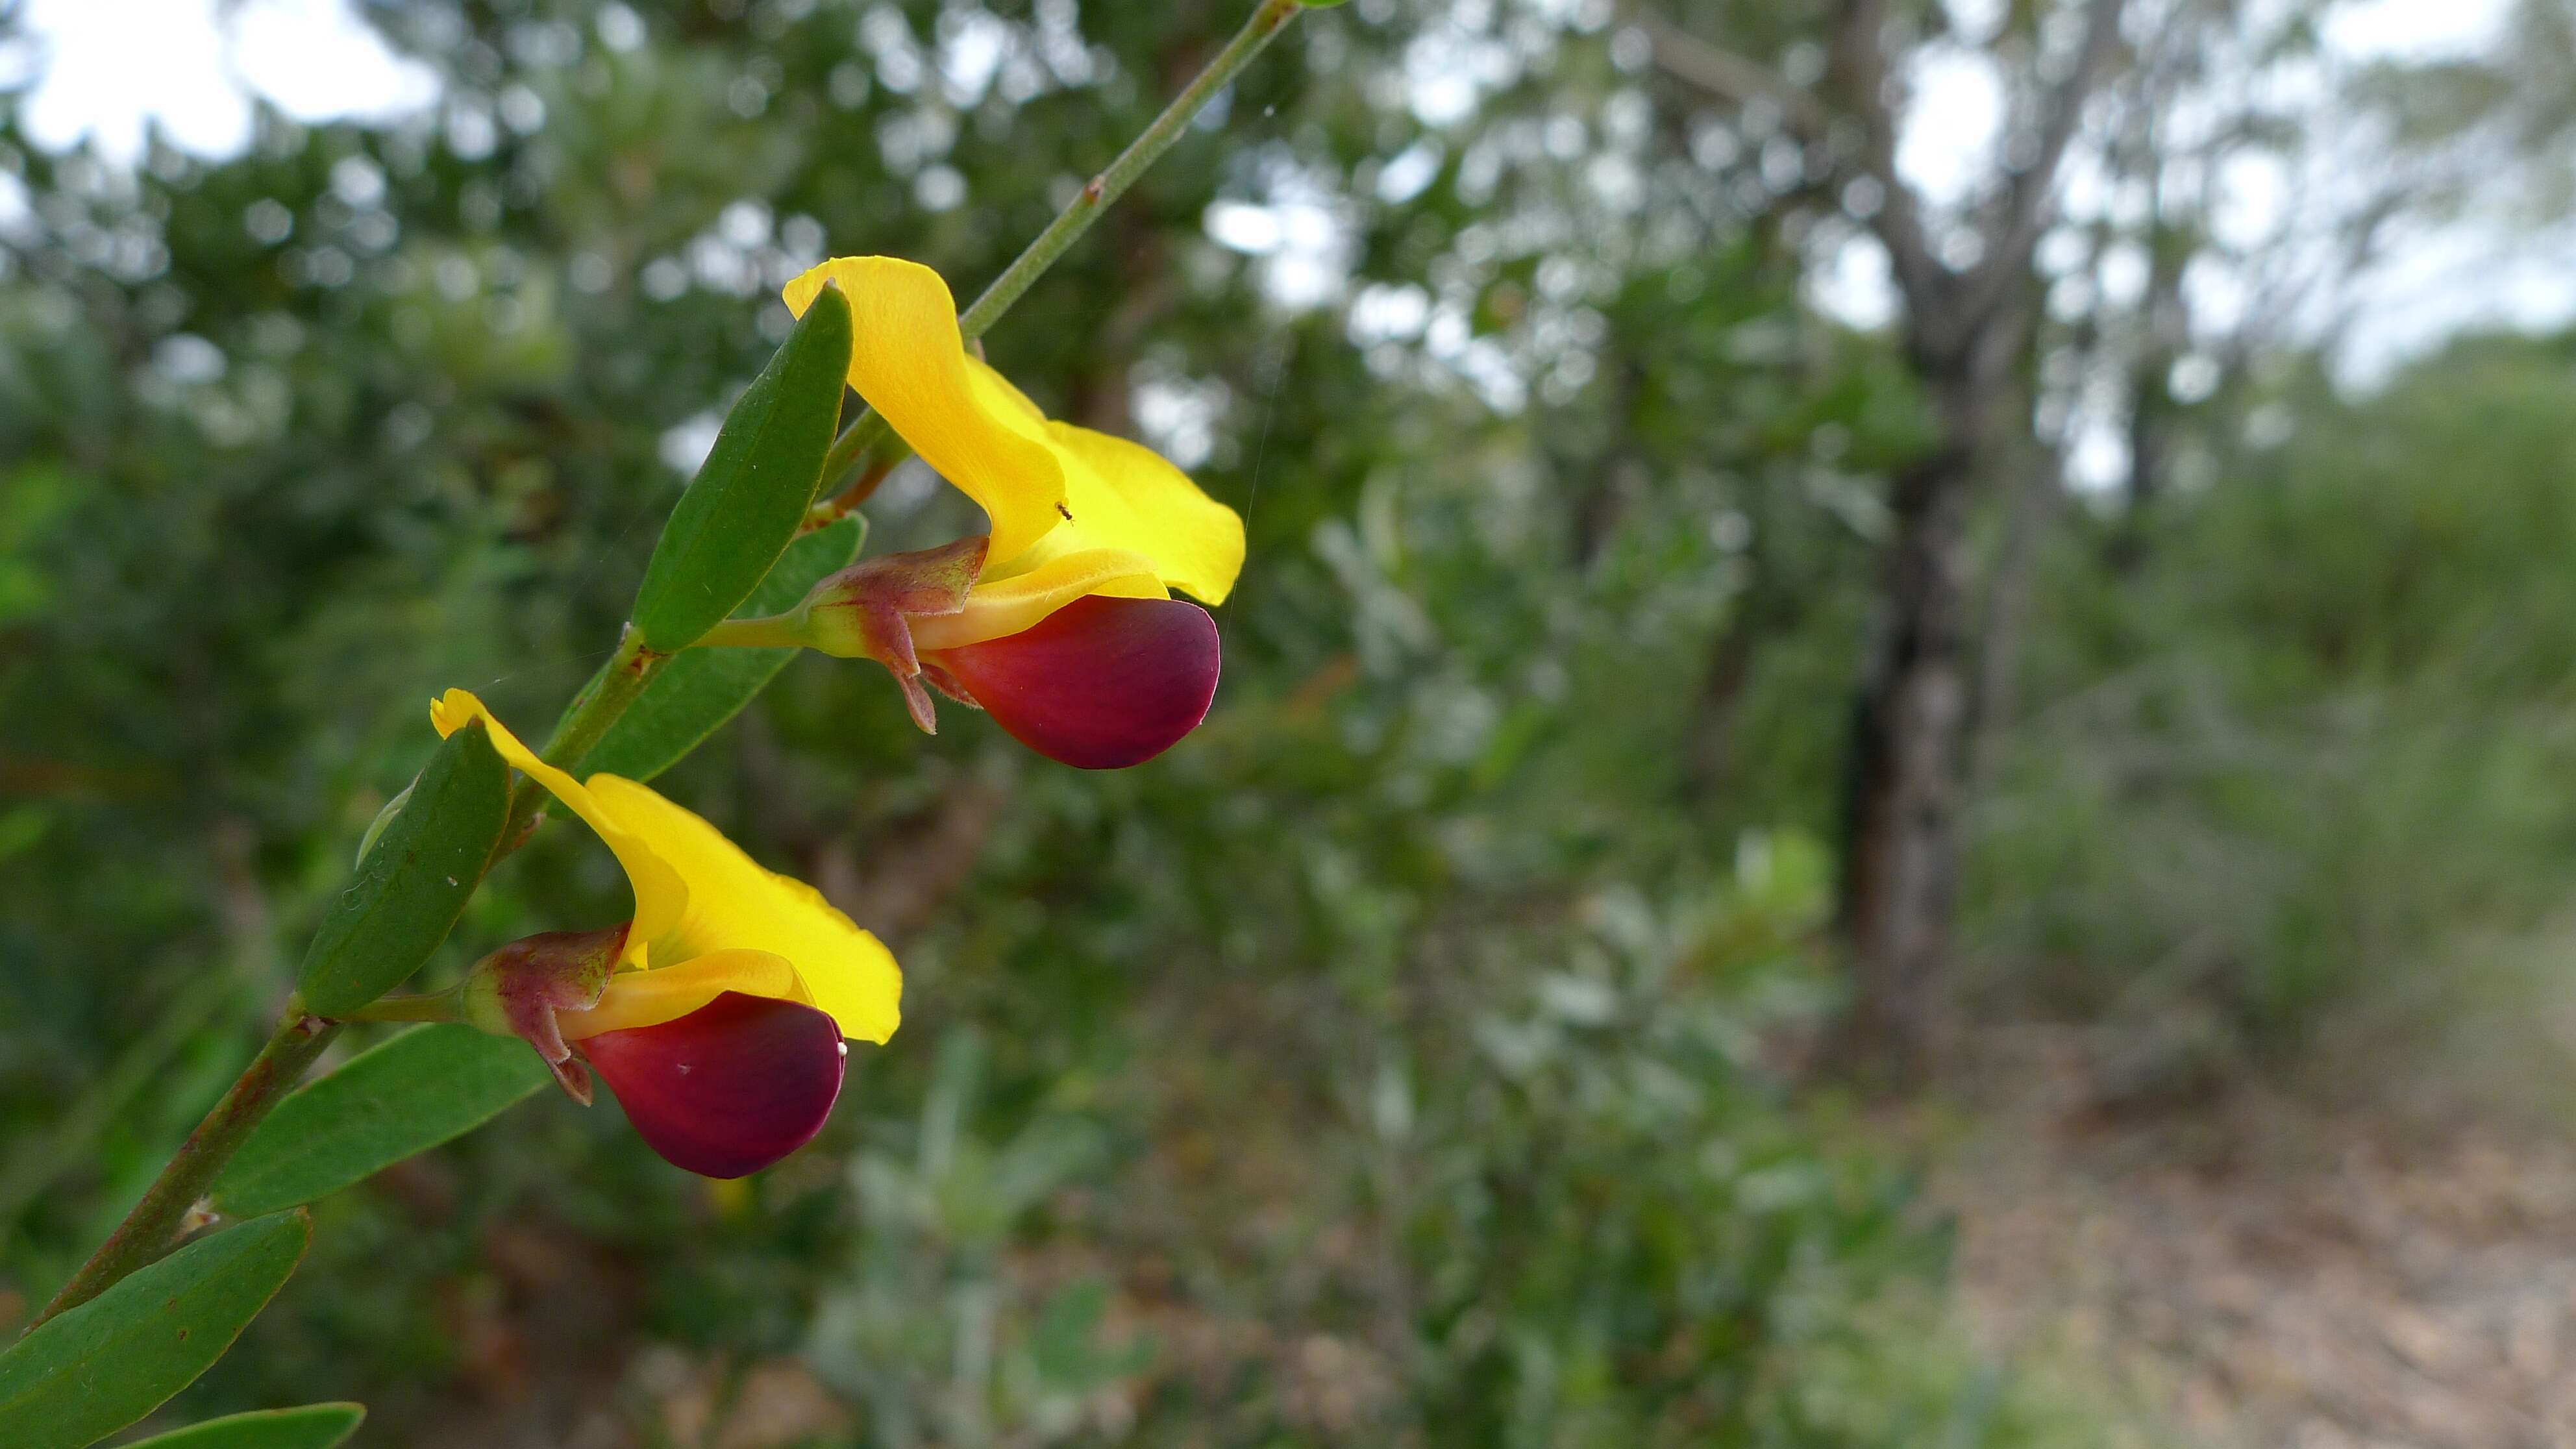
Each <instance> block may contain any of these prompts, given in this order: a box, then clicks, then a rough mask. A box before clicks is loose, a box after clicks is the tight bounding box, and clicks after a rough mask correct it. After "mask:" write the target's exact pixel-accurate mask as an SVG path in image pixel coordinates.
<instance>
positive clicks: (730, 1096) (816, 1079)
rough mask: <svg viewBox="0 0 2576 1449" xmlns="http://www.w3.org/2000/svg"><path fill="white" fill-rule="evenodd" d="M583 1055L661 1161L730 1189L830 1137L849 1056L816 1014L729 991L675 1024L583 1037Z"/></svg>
mask: <svg viewBox="0 0 2576 1449" xmlns="http://www.w3.org/2000/svg"><path fill="white" fill-rule="evenodd" d="M581 1053H582V1055H583V1056H584V1057H587V1058H588V1059H589V1061H590V1064H591V1065H592V1066H593V1067H596V1068H598V1070H599V1074H600V1076H601V1077H603V1078H605V1079H606V1080H607V1082H608V1086H609V1089H610V1090H611V1091H614V1092H615V1093H616V1094H617V1105H618V1106H620V1107H622V1108H624V1109H625V1111H626V1120H627V1121H628V1122H629V1123H631V1124H633V1126H634V1128H635V1132H636V1135H637V1136H640V1137H642V1138H643V1139H644V1143H645V1145H646V1146H648V1147H650V1148H652V1149H653V1150H654V1151H655V1152H658V1153H660V1154H661V1155H662V1158H663V1160H664V1161H667V1162H669V1163H670V1164H671V1165H672V1166H674V1167H679V1168H684V1169H686V1170H688V1171H690V1172H694V1173H697V1174H699V1175H700V1176H702V1177H715V1178H734V1177H743V1176H747V1175H748V1174H751V1173H754V1172H758V1171H759V1170H760V1169H762V1168H764V1167H767V1166H768V1165H770V1164H771V1163H773V1162H776V1161H777V1160H778V1159H780V1158H782V1157H785V1156H786V1155H787V1154H788V1153H790V1152H793V1151H795V1150H796V1149H797V1148H799V1147H802V1146H804V1145H805V1144H806V1143H807V1142H810V1141H812V1140H813V1137H814V1134H815V1133H817V1132H820V1131H821V1130H823V1123H824V1120H825V1119H826V1118H828V1117H830V1116H831V1114H832V1104H833V1102H835V1101H837V1100H838V1099H839V1098H840V1095H841V1081H842V1076H843V1072H844V1069H845V1067H846V1065H847V1061H846V1059H847V1057H848V1053H849V1048H848V1047H847V1046H844V1045H843V1044H842V1042H841V1032H840V1028H838V1027H836V1026H834V1025H833V1024H832V1018H830V1017H828V1016H826V1015H824V1014H823V1013H822V1012H820V1011H817V1010H815V1009H814V1008H813V1007H810V1006H807V1005H804V1004H803V1003H801V1002H794V1001H781V1000H779V999H777V998H775V997H767V996H748V995H745V994H743V993H742V992H739V991H728V992H725V993H724V994H723V995H721V996H718V997H717V998H716V999H715V1000H713V1001H711V1002H708V1003H707V1004H706V1005H704V1006H702V1007H699V1008H698V1009H697V1010H696V1011H693V1012H691V1013H689V1014H688V1015H687V1016H684V1017H681V1018H679V1019H678V1020H676V1021H666V1022H663V1023H661V1024H660V1025H658V1026H640V1027H631V1028H628V1029H625V1030H621V1031H604V1032H601V1033H599V1034H598V1035H596V1036H588V1037H584V1038H582V1042H581Z"/></svg>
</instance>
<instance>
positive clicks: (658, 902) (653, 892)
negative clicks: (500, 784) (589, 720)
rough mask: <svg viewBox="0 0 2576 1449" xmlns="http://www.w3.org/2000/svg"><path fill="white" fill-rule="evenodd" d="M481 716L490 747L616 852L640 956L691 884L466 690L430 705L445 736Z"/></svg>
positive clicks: (632, 946) (630, 943) (684, 909)
mask: <svg viewBox="0 0 2576 1449" xmlns="http://www.w3.org/2000/svg"><path fill="white" fill-rule="evenodd" d="M478 719H479V720H481V721H483V727H484V729H485V730H486V731H488V732H489V733H490V735H491V738H492V748H493V749H494V750H496V751H498V752H499V753H500V756H501V758H502V759H504V760H506V761H508V762H509V763H510V764H511V765H512V766H514V767H516V768H517V769H518V770H519V771H520V772H521V773H523V774H525V775H526V776H527V777H528V778H529V779H531V780H534V781H536V782H537V783H538V784H540V785H543V786H544V787H545V788H546V792H547V793H548V794H550V795H552V796H554V797H555V798H556V799H558V800H561V801H562V802H563V803H564V805H565V806H566V807H567V808H569V809H570V810H571V811H572V813H573V814H575V815H578V816H580V817H581V818H582V821H583V823H585V824H587V825H588V826H589V827H590V828H591V829H592V830H593V831H596V832H597V833H598V835H599V838H600V839H601V840H603V841H605V842H607V844H608V848H609V849H610V850H612V851H614V852H616V855H617V863H618V864H619V865H622V866H624V867H626V882H627V884H628V885H630V886H632V887H633V888H634V891H635V928H634V930H632V931H630V932H629V933H628V934H627V938H626V939H627V946H626V959H627V960H628V961H630V962H639V961H641V960H642V959H643V950H644V943H645V942H646V941H649V940H651V939H652V938H653V937H655V936H658V935H662V934H664V933H666V932H668V931H669V930H670V928H671V926H672V924H673V923H674V922H677V921H678V920H679V919H680V918H681V917H682V916H684V915H686V914H687V913H688V903H689V888H688V886H687V884H686V883H685V882H684V881H683V880H682V879H681V878H680V876H679V874H678V872H676V871H674V870H673V869H672V868H671V866H670V863H669V862H667V861H665V860H664V859H663V858H662V857H661V855H660V854H659V853H658V852H656V851H655V850H654V849H653V846H652V844H651V843H650V842H649V841H646V840H643V839H641V838H639V837H638V836H637V835H636V834H635V833H634V832H633V831H631V830H629V829H627V828H626V827H625V826H624V825H623V824H621V823H620V822H619V821H618V819H617V817H616V816H615V815H614V814H612V813H611V812H610V811H609V810H608V809H607V808H606V807H604V806H603V805H602V804H601V802H600V801H599V799H598V798H597V797H596V796H594V795H593V794H592V793H591V792H590V791H589V790H588V789H586V788H584V787H583V785H582V784H581V782H580V781H578V780H575V779H574V778H573V777H572V776H570V775H568V774H565V773H564V772H563V771H561V770H558V769H556V768H555V767H554V766H552V765H549V764H547V763H546V762H545V761H543V760H541V759H539V758H537V754H536V752H535V751H534V750H531V749H529V748H528V747H527V746H526V745H524V744H521V743H520V742H519V737H518V736H517V735H514V734H512V733H510V727H509V726H507V725H505V724H503V723H501V721H500V719H499V718H498V717H497V716H495V715H494V714H493V713H492V711H491V709H490V708H488V707H487V706H486V705H485V704H484V703H483V701H482V700H480V699H477V698H475V697H474V696H473V695H472V694H470V693H468V692H467V691H465V690H462V689H451V690H449V691H447V693H446V694H445V695H443V696H441V697H439V698H438V699H436V700H433V701H431V703H430V706H429V722H430V724H431V725H432V726H433V727H434V728H436V729H437V731H438V733H439V735H440V737H441V738H444V737H446V736H448V735H452V734H454V733H456V732H457V731H458V730H461V729H463V728H465V726H467V725H469V724H472V723H473V722H474V721H476V720H478Z"/></svg>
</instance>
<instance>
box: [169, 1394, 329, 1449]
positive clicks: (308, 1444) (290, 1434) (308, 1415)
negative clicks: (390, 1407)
mask: <svg viewBox="0 0 2576 1449" xmlns="http://www.w3.org/2000/svg"><path fill="white" fill-rule="evenodd" d="M366 1417H367V1407H366V1405H364V1404H306V1405H304V1406H303V1407H302V1408H298V1409H257V1410H254V1411H252V1412H250V1413H247V1414H227V1415H225V1416H224V1417H222V1418H220V1419H208V1420H207V1421H206V1422H204V1423H202V1424H190V1425H189V1426H188V1427H187V1428H185V1429H173V1430H171V1431H170V1432H169V1433H167V1434H155V1435H153V1436H152V1437H151V1438H149V1439H137V1440H135V1441H134V1442H133V1443H131V1444H128V1445H126V1446H125V1449H331V1446H333V1445H335V1444H337V1443H339V1442H340V1441H341V1440H343V1439H346V1438H348V1437H349V1436H350V1435H352V1434H355V1433H356V1432H358V1425H359V1424H360V1423H362V1422H364V1421H365V1419H366Z"/></svg>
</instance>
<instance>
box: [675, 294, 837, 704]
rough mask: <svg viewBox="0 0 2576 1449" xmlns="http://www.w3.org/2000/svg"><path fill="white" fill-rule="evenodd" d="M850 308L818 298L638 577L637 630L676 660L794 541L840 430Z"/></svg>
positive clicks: (756, 384) (750, 393) (723, 435)
mask: <svg viewBox="0 0 2576 1449" xmlns="http://www.w3.org/2000/svg"><path fill="white" fill-rule="evenodd" d="M849 370H850V304H849V301H848V299H846V298H844V297H843V296H842V295H841V291H840V289H839V288H838V287H825V288H824V289H823V290H822V291H821V292H820V293H819V294H817V295H816V297H815V298H814V305H812V306H811V307H808V308H806V309H805V315H804V317H803V318H801V319H800V320H799V321H798V322H797V324H796V330H795V332H793V333H792V334H790V335H789V336H788V339H787V341H786V344H785V345H783V346H781V347H780V348H779V349H778V352H777V354H776V355H775V356H773V357H771V358H770V359H769V365H768V366H767V367H764V368H762V369H761V370H760V376H758V377H756V378H753V379H752V382H751V386H750V387H749V388H747V389H745V390H744V392H743V395H742V398H741V400H740V401H738V402H736V403H735V404H734V405H733V411H732V412H731V413H728V414H727V415H726V416H725V421H724V428H723V430H722V431H721V432H719V433H717V434H716V443H715V447H713V448H712V449H710V450H709V451H708V453H707V460H706V462H705V463H704V464H702V465H700V467H699V468H698V476H697V477H696V478H694V479H692V480H690V483H689V491H687V492H686V493H683V494H681V495H680V501H679V503H678V505H677V506H675V507H674V508H672V510H671V517H670V519H669V521H668V522H666V523H664V524H663V525H662V537H661V540H660V541H659V542H657V543H655V544H654V545H653V561H652V562H651V563H648V564H646V565H645V566H644V585H643V587H642V588H640V589H638V590H637V591H636V594H635V627H636V629H637V630H638V631H640V632H641V633H642V634H643V636H644V643H645V646H646V647H647V648H651V649H655V650H659V651H660V652H662V653H664V654H672V653H677V652H678V651H680V650H682V649H685V648H687V647H688V646H689V645H690V644H692V643H695V642H696V641H697V638H698V636H699V635H701V634H704V633H705V632H707V631H708V630H709V629H712V628H714V627H715V626H716V623H717V622H718V621H719V620H721V619H723V618H724V617H725V616H726V615H728V614H730V613H732V612H733V611H734V609H735V608H736V607H737V606H739V605H740V604H741V603H742V601H743V600H744V599H745V598H748V597H749V596H750V594H751V591H752V590H753V589H754V588H755V587H757V586H758V585H759V583H760V581H761V579H762V578H763V577H764V576H765V575H767V574H768V573H769V571H770V565H772V564H774V563H776V562H777V561H778V557H779V554H780V553H781V552H782V551H783V550H785V549H786V547H787V545H788V543H789V542H790V541H791V540H793V539H794V538H795V537H796V529H797V527H798V525H800V524H802V523H803V522H804V521H805V511H806V509H807V508H808V507H810V506H812V504H813V502H814V490H815V488H816V487H817V486H819V485H820V484H821V482H822V480H823V459H824V456H825V455H826V454H828V453H829V452H831V450H832V436H833V434H834V432H835V431H836V430H837V429H838V428H839V426H840V421H841V393H842V391H843V388H844V379H846V378H847V377H848V375H849Z"/></svg>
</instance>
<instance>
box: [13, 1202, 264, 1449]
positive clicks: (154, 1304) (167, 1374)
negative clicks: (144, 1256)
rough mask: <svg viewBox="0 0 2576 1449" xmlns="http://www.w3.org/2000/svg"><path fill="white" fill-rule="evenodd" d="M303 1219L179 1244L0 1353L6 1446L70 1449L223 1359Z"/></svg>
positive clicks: (260, 1302) (157, 1402)
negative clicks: (181, 1246) (167, 1255)
mask: <svg viewBox="0 0 2576 1449" xmlns="http://www.w3.org/2000/svg"><path fill="white" fill-rule="evenodd" d="M312 1231H313V1230H312V1225H311V1223H310V1222H309V1221H308V1220H307V1219H306V1217H305V1216H304V1214H302V1213H286V1214H281V1215H279V1216H276V1217H267V1218H260V1219H258V1220H256V1221H254V1222H248V1223H244V1224H242V1225H241V1226H240V1227H237V1228H234V1229H232V1230H230V1231H228V1232H221V1233H217V1234H215V1235H214V1236H212V1237H209V1238H203V1239H200V1240H199V1241H197V1242H194V1243H190V1244H189V1245H188V1246H186V1247H184V1248H181V1249H180V1250H179V1251H177V1252H175V1253H172V1254H171V1255H170V1256H169V1257H166V1258H164V1259H162V1260H161V1261H160V1262H158V1263H155V1264H153V1265H151V1266H150V1267H148V1268H144V1269H142V1270H140V1271H138V1272H136V1273H135V1274H133V1275H132V1276H131V1277H128V1278H126V1279H125V1280H124V1281H123V1282H120V1283H118V1284H117V1285H116V1286H115V1287H113V1288H110V1289H108V1290H107V1291H106V1292H104V1293H102V1294H100V1295H99V1296H97V1297H96V1298H93V1299H91V1300H90V1301H89V1302H87V1303H84V1304H82V1305H81V1306H79V1307H78V1308H74V1309H71V1310H69V1311H67V1312H65V1313H64V1314H62V1315H61V1316H60V1317H57V1318H54V1319H52V1320H50V1321H48V1322H46V1323H44V1324H42V1325H40V1326H38V1327H37V1329H36V1330H35V1331H34V1332H32V1333H30V1334H28V1335H27V1336H26V1337H25V1338H22V1339H20V1340H18V1342H17V1343H16V1344H15V1345H14V1346H13V1347H11V1348H10V1349H9V1351H8V1352H7V1353H0V1428H5V1429H6V1430H7V1440H6V1442H7V1443H8V1445H9V1449H80V1446H82V1445H85V1444H94V1443H96V1442H98V1441H99V1440H101V1439H104V1438H106V1437H107V1436H108V1435H110V1434H113V1433H115V1432H116V1431H117V1430H119V1429H122V1428H124V1427H125V1426H126V1425H128V1424H131V1423H133V1422H134V1421H135V1420H137V1419H140V1418H142V1417H143V1416H144V1415H146V1414H148V1413H151V1412H152V1411H153V1410H154V1409H157V1408H159V1407H160V1406H161V1405H162V1403H163V1402H164V1401H165V1400H167V1399H168V1398H169V1397H170V1396H171V1395H172V1394H175V1393H177V1392H179V1391H180V1390H181V1389H184V1388H186V1387H187V1386H188V1385H189V1383H190V1382H192V1381H193V1380H195V1378H196V1377H197V1375H199V1374H201V1373H204V1372H205V1371H206V1368H207V1366H208V1365H210V1364H212V1363H213V1362H214V1361H215V1360H216V1359H218V1358H221V1357H223V1353H224V1350H225V1349H227V1348H230V1347H231V1346H232V1342H233V1340H234V1339H235V1338H238V1337H240V1336H241V1331H242V1329H243V1327H244V1326H246V1325H247V1324H248V1323H249V1322H250V1321H251V1320H252V1319H253V1318H255V1317H257V1316H258V1315H259V1311H260V1310H261V1309H262V1308H265V1307H267V1306H268V1300H269V1299H270V1298H272V1297H274V1296H276V1293H277V1290H278V1288H279V1287H280V1286H281V1285H283V1284H284V1283H285V1282H286V1279H287V1275H288V1274H290V1273H293V1272H294V1271H295V1262H296V1260H297V1259H298V1258H301V1257H302V1256H304V1244H305V1242H306V1240H307V1239H309V1238H310V1237H311V1236H312Z"/></svg>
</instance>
